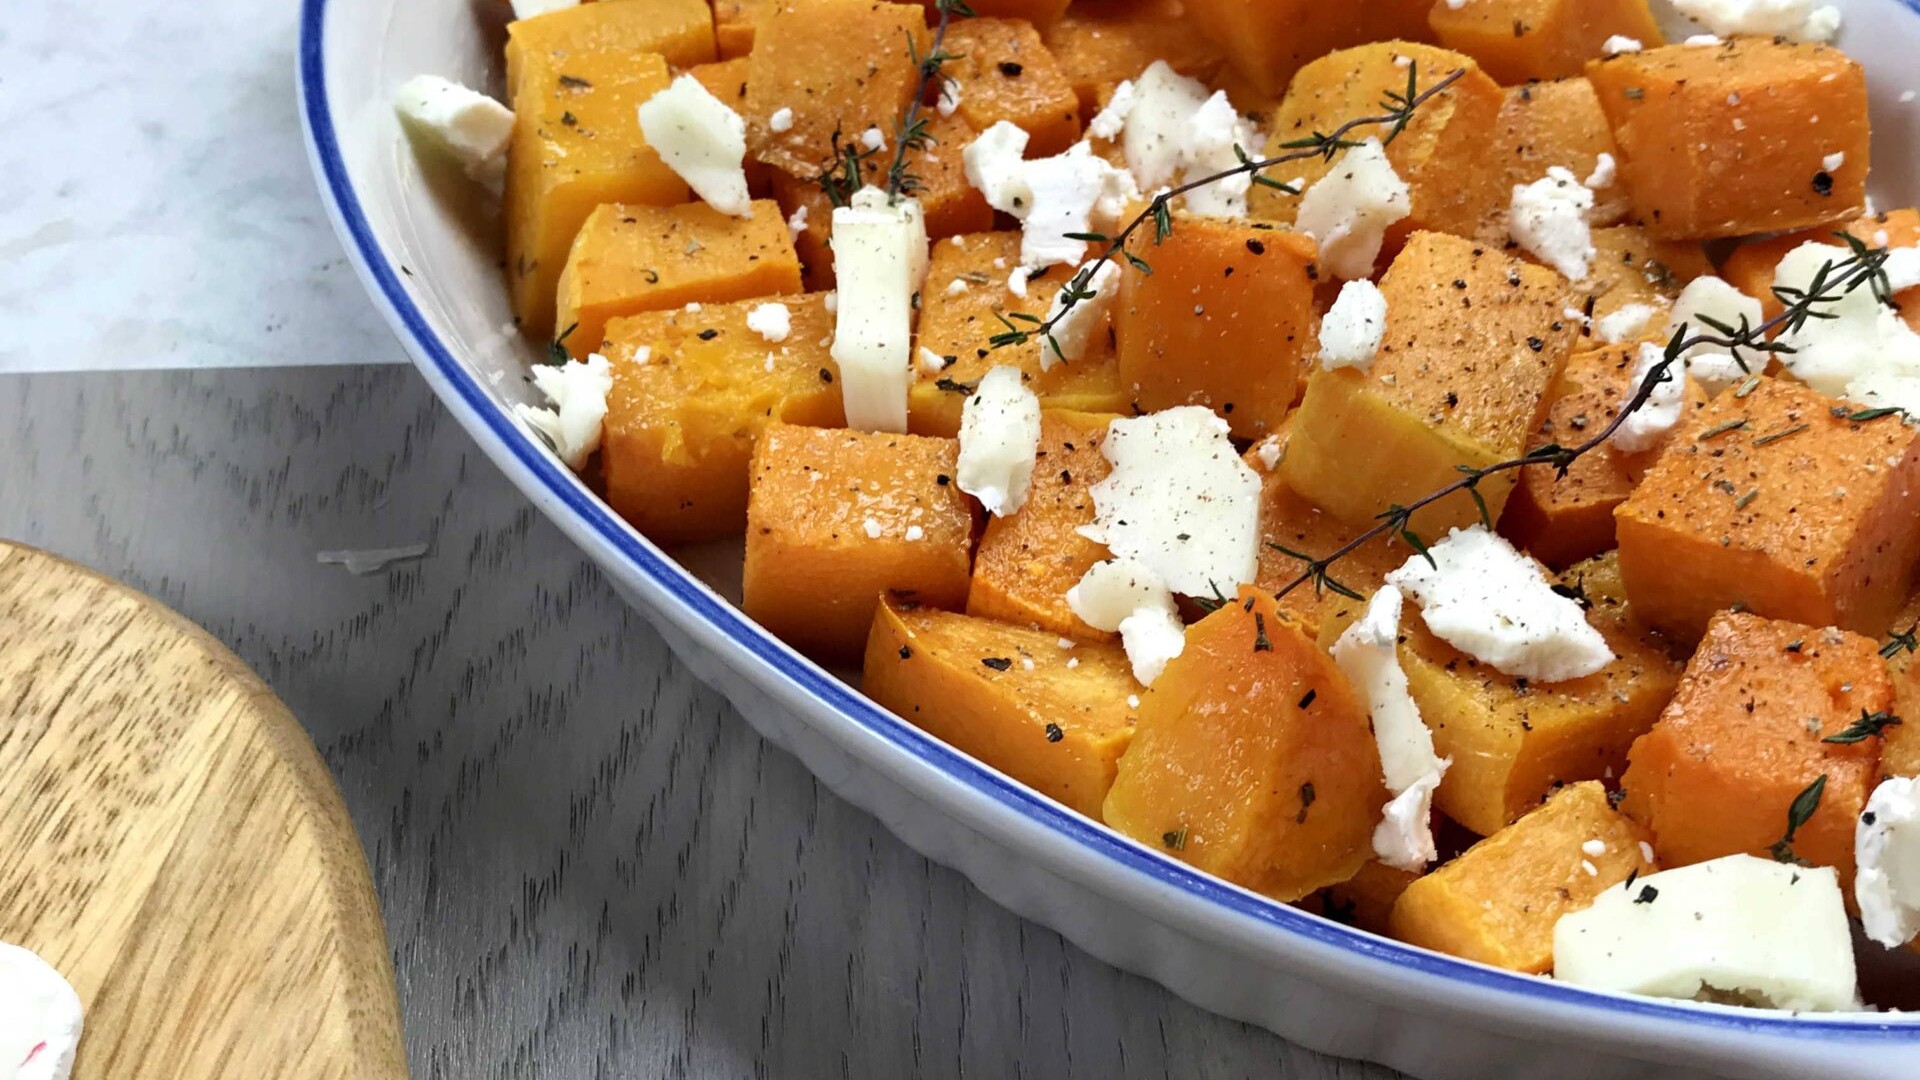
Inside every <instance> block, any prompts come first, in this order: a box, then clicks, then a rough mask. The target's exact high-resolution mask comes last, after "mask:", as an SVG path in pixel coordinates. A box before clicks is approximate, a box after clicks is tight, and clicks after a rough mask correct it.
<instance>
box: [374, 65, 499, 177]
mask: <svg viewBox="0 0 1920 1080" xmlns="http://www.w3.org/2000/svg"><path fill="white" fill-rule="evenodd" d="M393 109H394V111H395V112H396V113H398V114H399V115H400V119H401V120H402V121H403V122H405V123H406V124H407V126H408V127H410V128H412V129H413V130H414V131H416V132H419V133H420V134H421V135H422V136H423V137H425V138H426V139H427V140H428V141H429V142H431V143H432V145H434V146H435V147H437V148H438V149H440V150H441V151H442V152H444V153H446V154H447V155H448V156H450V157H452V158H453V160H455V161H456V162H458V163H459V164H460V166H461V168H463V169H465V170H466V173H467V175H468V176H469V177H471V178H473V179H474V180H477V181H479V182H480V183H482V184H485V185H486V186H487V187H488V188H490V189H492V190H493V191H496V192H497V191H499V190H500V186H501V184H502V183H503V182H504V181H505V179H506V169H507V140H508V139H509V138H511V137H512V135H513V112H512V110H510V109H508V108H507V107H506V106H505V105H502V104H500V103H499V102H497V101H495V100H493V99H492V98H490V97H488V96H487V95H485V94H482V93H480V92H479V91H477V90H471V89H468V88H467V87H465V86H462V85H460V84H459V83H457V82H454V81H452V80H451V79H443V78H441V77H439V76H438V75H415V76H414V77H413V78H411V79H408V80H407V81H406V82H404V83H401V84H400V89H399V90H396V91H394V95H393Z"/></svg>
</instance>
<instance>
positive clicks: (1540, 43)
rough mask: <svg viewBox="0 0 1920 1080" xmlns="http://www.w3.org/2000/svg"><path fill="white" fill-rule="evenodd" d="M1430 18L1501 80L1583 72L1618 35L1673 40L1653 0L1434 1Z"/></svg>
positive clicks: (1444, 38) (1443, 39)
mask: <svg viewBox="0 0 1920 1080" xmlns="http://www.w3.org/2000/svg"><path fill="white" fill-rule="evenodd" d="M1431 19H1432V26H1433V32H1434V34H1435V35H1437V36H1438V37H1439V39H1440V44H1442V45H1445V46H1446V47H1447V48H1449V49H1456V50H1458V51H1460V52H1463V53H1466V54H1467V55H1468V56H1471V57H1473V58H1474V59H1475V60H1478V61H1479V62H1480V66H1481V67H1483V68H1485V69H1486V70H1487V74H1489V75H1491V76H1493V77H1494V78H1496V79H1498V80H1500V81H1501V82H1502V83H1523V82H1528V81H1530V80H1534V79H1562V78H1565V77H1567V76H1569V75H1578V74H1580V72H1581V70H1582V69H1584V68H1585V67H1586V63H1587V61H1588V60H1591V59H1593V58H1594V57H1596V56H1599V55H1601V54H1602V52H1604V51H1605V48H1606V43H1607V39H1608V38H1610V37H1613V36H1614V35H1616V34H1618V35H1621V36H1623V37H1630V38H1633V39H1634V40H1636V41H1639V42H1641V43H1643V44H1645V45H1647V46H1649V47H1652V46H1657V45H1662V44H1665V42H1666V40H1667V39H1666V36H1665V35H1664V34H1662V33H1661V32H1660V24H1659V23H1658V22H1655V21H1654V18H1653V12H1652V11H1650V10H1648V8H1647V0H1473V2H1472V3H1467V4H1458V5H1455V4H1445V3H1438V2H1436V3H1435V4H1434V5H1433V14H1432V16H1431ZM1582 175H1585V174H1584V173H1583V174H1582ZM1534 179H1536V180H1537V179H1539V177H1534Z"/></svg>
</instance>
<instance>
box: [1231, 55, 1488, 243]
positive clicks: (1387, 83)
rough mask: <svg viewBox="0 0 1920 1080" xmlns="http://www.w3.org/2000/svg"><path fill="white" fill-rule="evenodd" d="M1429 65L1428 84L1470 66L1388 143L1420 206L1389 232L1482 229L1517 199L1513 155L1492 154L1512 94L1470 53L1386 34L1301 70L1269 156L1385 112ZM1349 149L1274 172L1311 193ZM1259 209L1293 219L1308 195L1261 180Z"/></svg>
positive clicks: (1271, 130)
mask: <svg viewBox="0 0 1920 1080" xmlns="http://www.w3.org/2000/svg"><path fill="white" fill-rule="evenodd" d="M1402 60H1405V61H1407V62H1408V63H1411V64H1417V65H1418V67H1419V77H1420V83H1421V85H1422V86H1423V87H1424V86H1432V85H1433V84H1434V83H1437V82H1439V81H1440V80H1441V79H1444V78H1446V77H1447V76H1448V75H1449V74H1452V73H1453V72H1454V71H1456V70H1460V69H1465V71H1466V74H1465V75H1464V76H1463V77H1462V78H1461V79H1460V80H1459V81H1458V82H1456V83H1454V84H1453V85H1452V86H1450V87H1448V88H1447V90H1446V91H1445V92H1444V93H1442V94H1440V95H1439V96H1438V97H1435V98H1434V99H1432V100H1431V101H1429V102H1427V104H1426V105H1424V106H1422V107H1421V108H1420V110H1419V111H1418V112H1417V113H1415V114H1414V117H1413V121H1412V122H1411V123H1410V124H1408V125H1407V129H1406V130H1405V131H1403V132H1401V133H1400V136H1399V137H1398V138H1396V139H1394V140H1393V143H1392V144H1391V145H1390V146H1388V147H1387V159H1388V160H1389V161H1391V162H1393V167H1394V171H1395V172H1397V173H1399V174H1400V178H1401V179H1402V180H1404V181H1406V183H1407V187H1408V189H1409V190H1410V192H1411V196H1412V202H1413V212H1412V214H1410V215H1409V216H1408V217H1407V219H1406V220H1404V221H1402V222H1400V223H1399V224H1398V225H1396V226H1394V228H1393V230H1392V231H1391V232H1389V233H1388V238H1387V240H1388V250H1389V251H1392V250H1393V249H1394V248H1395V247H1397V246H1398V242H1399V241H1401V240H1404V239H1405V238H1406V237H1407V236H1408V235H1409V234H1410V233H1413V232H1415V231H1416V230H1421V229H1429V230H1433V231H1435V232H1446V233H1453V234H1454V235H1456V236H1472V235H1474V233H1475V231H1476V230H1478V229H1479V228H1480V226H1481V223H1482V222H1483V221H1484V220H1485V219H1486V218H1487V216H1488V215H1489V214H1491V213H1492V212H1493V211H1495V210H1496V209H1498V208H1500V207H1504V206H1506V205H1507V204H1508V203H1509V202H1511V201H1512V197H1513V193H1512V191H1511V190H1510V189H1507V188H1503V187H1502V186H1501V181H1502V180H1503V179H1504V168H1505V161H1504V159H1503V158H1502V157H1501V156H1500V155H1498V154H1492V153H1489V152H1488V147H1489V146H1490V145H1492V143H1493V139H1494V136H1495V134H1496V132H1497V130H1498V126H1499V121H1500V110H1501V107H1502V106H1503V105H1504V104H1505V103H1506V95H1505V94H1503V93H1502V92H1501V90H1500V87H1499V86H1498V85H1497V84H1495V83H1494V81H1493V80H1492V79H1490V78H1488V77H1487V74H1486V72H1484V71H1481V70H1480V68H1479V65H1477V64H1475V63H1474V62H1473V61H1472V60H1471V59H1470V58H1468V57H1466V56H1463V55H1461V54H1459V53H1456V52H1450V51H1448V50H1446V49H1440V48H1436V47H1434V46H1432V45H1418V44H1412V43H1409V42H1404V41H1389V42H1381V43H1378V44H1372V45H1362V46H1360V47H1358V48H1354V49H1345V50H1342V51H1340V52H1337V53H1334V54H1332V55H1331V56H1327V57H1325V58H1323V59H1320V60H1315V61H1314V62H1313V63H1311V64H1308V65H1307V66H1306V67H1303V68H1301V69H1300V74H1298V75H1296V76H1295V77H1294V80H1293V85H1292V86H1291V87H1289V88H1288V90H1287V96H1286V98H1285V99H1284V100H1282V101H1281V102H1280V108H1279V109H1277V110H1275V111H1274V114H1273V120H1272V123H1270V124H1269V125H1268V126H1267V156H1269V157H1278V156H1280V155H1282V154H1286V153H1290V152H1293V151H1289V150H1288V149H1287V146H1286V144H1287V143H1290V142H1294V141H1296V140H1299V139H1302V138H1306V137H1308V136H1311V135H1312V134H1313V133H1315V132H1332V131H1333V130H1334V129H1336V128H1338V127H1339V126H1340V125H1342V124H1345V123H1347V122H1348V121H1350V120H1354V119H1356V118H1359V117H1363V116H1378V115H1380V112H1381V110H1380V101H1381V99H1382V97H1384V96H1385V95H1386V94H1387V93H1389V92H1396V93H1405V92H1406V89H1407V76H1408V73H1409V71H1408V66H1407V63H1402ZM1384 134H1385V132H1384V131H1382V130H1380V129H1378V128H1368V129H1362V130H1359V131H1357V132H1355V133H1354V134H1353V137H1354V138H1356V139H1364V138H1367V137H1369V136H1374V135H1384ZM1339 161H1340V156H1339V155H1335V157H1334V160H1333V161H1331V162H1329V161H1327V160H1326V159H1325V158H1323V157H1317V156H1316V157H1311V158H1308V159H1307V160H1304V161H1298V162H1293V163H1291V164H1288V165H1285V166H1281V167H1279V168H1277V169H1276V170H1274V172H1275V173H1276V179H1280V180H1285V181H1288V182H1289V183H1290V182H1291V181H1292V180H1293V179H1295V178H1298V179H1302V180H1304V181H1306V183H1305V184H1303V185H1298V186H1299V187H1300V190H1302V191H1305V190H1306V188H1308V187H1311V186H1312V185H1313V184H1314V183H1316V182H1318V181H1319V180H1320V178H1321V177H1324V176H1325V175H1327V173H1329V172H1331V171H1333V170H1334V169H1335V168H1338V167H1339ZM1249 204H1250V205H1251V207H1252V212H1253V216H1254V217H1262V218H1269V219H1272V220H1274V221H1285V222H1291V221H1293V219H1294V215H1295V213H1296V212H1297V211H1298V210H1299V207H1300V198H1299V197H1298V196H1294V195H1289V194H1287V193H1285V192H1282V191H1278V190H1275V189H1273V188H1268V187H1261V186H1255V187H1254V189H1253V191H1252V193H1251V194H1250V196H1249Z"/></svg>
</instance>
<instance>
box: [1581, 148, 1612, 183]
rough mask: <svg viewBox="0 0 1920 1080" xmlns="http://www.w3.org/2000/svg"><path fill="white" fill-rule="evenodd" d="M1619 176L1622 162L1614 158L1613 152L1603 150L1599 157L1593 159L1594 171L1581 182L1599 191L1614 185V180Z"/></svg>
mask: <svg viewBox="0 0 1920 1080" xmlns="http://www.w3.org/2000/svg"><path fill="white" fill-rule="evenodd" d="M1619 178H1620V163H1619V162H1618V161H1616V160H1614V156H1613V155H1612V154H1609V153H1606V152H1605V151H1602V152H1601V154H1600V156H1599V157H1597V158H1594V159H1593V171H1592V172H1591V173H1588V174H1587V178H1586V179H1585V180H1582V181H1580V182H1581V183H1582V184H1584V185H1586V187H1587V188H1588V189H1590V190H1593V191H1599V190H1601V189H1602V188H1610V187H1612V186H1613V182H1614V181H1615V180H1617V179H1619Z"/></svg>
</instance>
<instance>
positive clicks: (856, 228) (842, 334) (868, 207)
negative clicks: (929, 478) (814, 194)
mask: <svg viewBox="0 0 1920 1080" xmlns="http://www.w3.org/2000/svg"><path fill="white" fill-rule="evenodd" d="M833 268H834V274H835V276H836V277H837V278H838V285H839V289H838V290H837V292H844V293H846V294H847V296H846V299H845V300H844V301H840V302H838V304H837V308H838V310H837V313H836V316H835V320H834V330H833V350H832V352H833V359H834V361H835V362H836V363H838V364H839V365H840V395H841V400H842V401H843V402H844V404H845V405H846V415H847V426H848V427H850V428H854V429H856V430H860V431H902V432H903V431H905V430H907V388H908V384H909V383H911V382H912V381H913V368H912V364H911V359H912V351H911V350H912V344H913V296H914V293H915V292H917V291H918V290H919V288H920V282H921V280H922V279H923V278H925V277H926V273H927V223H926V218H925V216H924V215H923V214H922V212H921V209H920V203H919V201H918V200H915V199H902V200H900V201H899V202H897V203H896V202H893V201H892V200H890V199H889V198H888V196H887V194H886V193H885V192H883V191H881V190H879V189H878V188H872V187H868V188H862V189H861V190H860V191H858V192H856V193H855V194H854V196H853V199H852V201H851V204H850V205H848V206H842V207H837V208H835V210H834V211H833Z"/></svg>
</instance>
